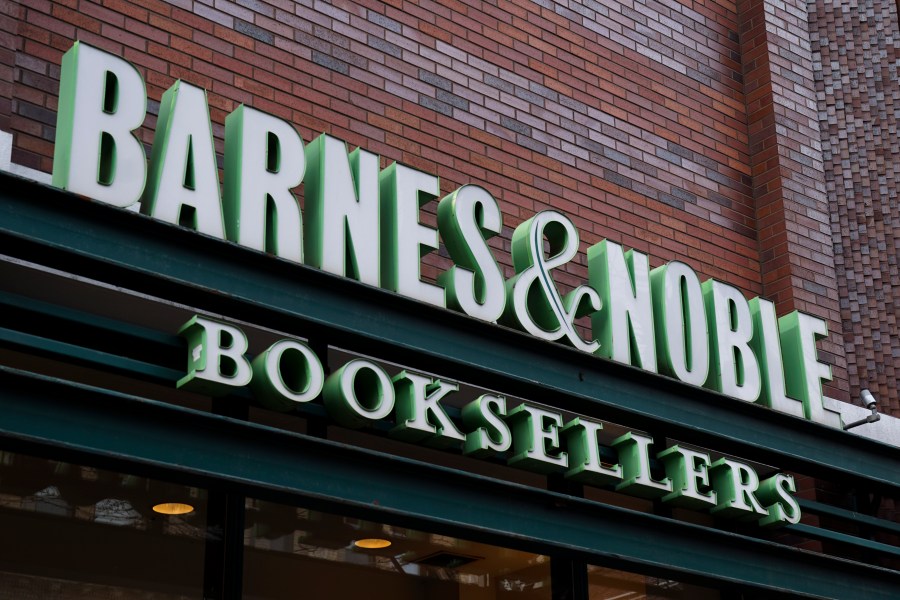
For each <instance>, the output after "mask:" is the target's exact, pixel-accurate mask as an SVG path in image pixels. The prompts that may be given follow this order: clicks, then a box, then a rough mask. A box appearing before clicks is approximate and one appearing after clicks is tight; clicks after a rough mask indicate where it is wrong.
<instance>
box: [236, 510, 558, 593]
mask: <svg viewBox="0 0 900 600" xmlns="http://www.w3.org/2000/svg"><path fill="white" fill-rule="evenodd" d="M244 549H245V554H244V598H245V599H246V600H280V599H282V598H284V599H288V598H290V599H294V598H298V597H301V596H302V597H303V598H306V599H308V600H315V599H322V600H326V599H327V600H331V599H333V598H348V599H350V598H365V599H366V600H505V599H509V600H512V599H517V600H518V599H520V600H549V599H550V559H549V558H548V557H546V556H542V555H539V554H530V553H528V552H521V551H518V550H511V549H509V548H501V547H498V546H491V545H487V544H481V543H477V542H471V541H466V540H462V539H459V538H455V537H451V536H446V535H438V534H434V533H427V532H423V531H417V530H412V529H407V528H404V527H395V526H391V525H386V524H382V523H375V522H370V521H363V520H360V519H355V518H348V517H340V516H337V515H332V514H327V513H322V512H316V511H312V510H307V509H303V508H295V507H289V506H284V505H280V504H273V503H269V502H262V501H257V500H249V501H248V504H247V529H246V530H245V537H244Z"/></svg>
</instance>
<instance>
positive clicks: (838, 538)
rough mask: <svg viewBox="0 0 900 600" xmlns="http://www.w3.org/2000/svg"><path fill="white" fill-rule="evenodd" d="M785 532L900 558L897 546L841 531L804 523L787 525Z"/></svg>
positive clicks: (899, 550) (899, 549)
mask: <svg viewBox="0 0 900 600" xmlns="http://www.w3.org/2000/svg"><path fill="white" fill-rule="evenodd" d="M784 530H785V531H788V532H790V533H793V534H796V535H799V536H801V537H805V538H810V539H813V540H823V541H828V542H841V543H842V544H847V545H848V546H853V547H855V548H863V549H865V550H872V551H875V552H883V553H885V554H889V555H891V556H894V557H900V548H898V547H897V546H891V545H890V544H883V543H881V542H876V541H873V540H867V539H865V538H861V537H857V536H855V535H850V534H848V533H841V532H840V531H831V530H830V529H822V528H821V527H813V526H811V525H804V524H803V523H797V524H796V525H787V526H785V528H784ZM898 589H900V588H898Z"/></svg>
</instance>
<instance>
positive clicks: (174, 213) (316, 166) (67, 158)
mask: <svg viewBox="0 0 900 600" xmlns="http://www.w3.org/2000/svg"><path fill="white" fill-rule="evenodd" d="M146 105H147V96H146V91H145V86H144V82H143V79H142V78H141V75H140V73H139V72H138V71H137V70H136V69H135V68H134V67H133V66H132V65H130V64H129V63H128V62H126V61H124V60H123V59H121V58H118V57H116V56H113V55H111V54H108V53H105V52H102V51H100V50H97V49H95V48H92V47H90V46H88V45H86V44H83V43H78V42H76V44H75V45H74V46H73V47H72V49H70V50H69V51H68V52H67V53H66V55H65V56H64V58H63V64H62V72H61V89H60V99H59V115H58V124H57V138H56V148H55V156H54V165H53V183H54V184H55V185H56V186H58V187H61V188H63V189H66V190H70V191H72V192H74V193H77V194H81V195H84V196H88V197H91V198H94V199H96V200H99V201H101V202H105V203H108V204H112V205H115V206H119V207H122V208H127V207H130V206H133V205H136V204H137V203H140V210H141V212H143V213H145V214H147V215H150V216H151V217H153V218H155V219H159V220H162V221H166V222H170V223H175V224H183V225H187V226H189V227H192V228H193V229H195V230H196V231H198V232H200V233H203V234H206V235H209V236H213V237H216V238H220V239H223V240H230V241H232V242H235V243H238V244H241V245H243V246H247V247H249V248H253V249H256V250H260V251H267V252H271V253H273V254H275V255H277V256H279V257H281V258H284V259H286V260H289V261H294V262H297V263H303V264H307V265H311V266H313V267H317V268H320V269H323V270H325V271H328V272H331V273H334V274H337V275H340V276H344V277H350V278H353V279H356V280H358V281H361V282H363V283H366V284H369V285H373V286H380V287H382V288H385V289H388V290H391V291H394V292H397V293H399V294H402V295H404V296H407V297H410V298H414V299H416V300H418V301H421V302H426V303H428V304H432V305H435V306H439V307H446V308H450V309H452V310H456V311H459V312H462V313H465V314H466V315H469V316H471V317H473V318H476V319H480V320H483V321H487V322H499V323H502V324H505V325H508V326H511V327H515V328H517V329H521V330H523V331H525V332H527V333H529V334H531V335H533V336H535V337H538V338H541V339H545V340H551V341H555V340H562V341H563V342H565V343H567V344H569V345H571V346H573V347H575V348H577V349H578V350H580V351H583V352H586V353H592V354H597V355H599V356H602V357H606V358H611V359H613V360H616V361H619V362H622V363H626V364H630V365H634V366H637V367H640V368H642V369H644V370H646V371H649V372H652V373H660V374H663V375H667V376H669V377H673V378H675V379H677V380H679V381H681V382H684V383H687V384H691V385H696V386H703V387H706V388H708V389H711V390H715V391H718V392H721V393H723V394H725V395H727V396H730V397H731V398H735V399H737V400H741V401H744V402H754V403H759V404H762V405H764V406H768V407H770V408H772V409H774V410H776V411H780V412H783V413H787V414H790V415H794V416H799V417H805V418H806V419H810V420H812V421H816V422H818V423H822V424H825V425H829V426H832V427H840V425H841V422H840V417H839V415H838V414H837V413H836V412H833V411H831V410H829V409H828V408H827V407H826V406H825V405H824V402H823V395H822V381H826V380H830V379H831V370H830V368H829V367H828V365H826V364H824V363H822V362H820V361H819V360H818V358H817V352H816V341H817V340H818V339H820V338H823V337H825V336H826V335H827V328H826V323H825V321H823V320H822V319H818V318H816V317H813V316H810V315H806V314H803V313H800V312H792V313H790V314H787V315H784V316H782V317H780V318H777V317H776V314H775V307H774V305H773V303H771V302H769V301H768V300H764V299H762V298H753V299H752V300H750V301H747V300H746V299H745V297H744V295H743V294H742V293H741V291H740V290H738V289H737V288H735V287H733V286H731V285H728V284H725V283H721V282H719V281H715V280H713V279H710V280H707V281H705V282H701V281H700V280H699V278H698V277H697V274H696V273H695V272H694V271H693V269H691V268H690V267H689V266H688V265H686V264H684V263H682V262H677V261H675V262H670V263H668V264H666V265H662V266H660V267H657V268H655V269H650V268H649V264H648V258H647V256H646V255H644V254H642V253H640V252H637V251H635V250H628V251H625V250H624V249H623V248H622V247H621V246H620V245H618V244H616V243H614V242H612V241H609V240H604V241H602V242H600V243H598V244H595V245H594V246H592V247H590V248H589V249H588V277H589V281H588V282H587V283H586V284H585V285H582V286H579V287H577V288H576V289H575V290H573V291H572V292H570V293H568V294H566V295H562V294H560V292H559V291H558V288H557V286H556V284H555V283H554V280H553V276H552V271H553V269H555V268H559V267H562V266H564V265H565V264H566V263H567V262H569V261H571V260H572V259H573V258H574V257H575V256H576V254H577V252H578V249H579V234H578V231H577V230H576V228H575V226H574V225H573V223H572V221H571V220H570V219H569V218H567V217H566V216H565V215H563V214H561V213H560V212H557V211H554V210H548V211H543V212H540V213H538V214H536V215H535V216H533V217H532V218H530V219H528V220H527V221H525V222H524V223H522V224H520V225H519V226H518V227H516V229H515V231H514V233H513V238H512V250H511V252H512V263H513V267H514V269H515V275H514V276H513V277H512V278H510V279H508V280H507V279H505V278H504V276H503V271H502V269H501V268H500V266H499V265H498V263H497V261H496V258H495V257H494V255H493V252H492V250H491V248H490V246H489V245H488V243H487V240H488V239H489V238H491V237H492V236H495V235H497V234H498V233H500V231H501V230H502V225H503V218H502V214H501V212H500V208H499V205H498V203H497V201H496V200H495V199H494V198H493V196H492V195H491V194H490V192H489V191H488V190H485V189H484V188H481V187H478V186H475V185H464V186H462V187H460V188H459V189H457V190H456V191H454V192H452V193H450V194H448V195H447V196H445V197H444V198H442V199H441V200H440V202H439V203H438V210H437V213H438V226H437V228H436V229H435V228H432V227H429V226H427V225H424V224H422V223H420V221H419V211H420V208H421V206H422V205H423V204H425V203H426V202H428V201H431V200H433V199H435V198H437V197H438V196H439V194H440V185H439V180H438V178H437V177H436V176H434V175H431V174H429V173H424V172H422V171H419V170H416V169H413V168H411V167H408V166H404V165H401V164H398V163H394V164H391V165H390V166H388V167H387V168H385V169H381V168H380V159H379V157H378V156H377V155H375V154H372V153H370V152H366V151H365V150H364V149H362V148H358V149H356V150H354V151H353V152H348V149H347V146H346V144H345V143H344V142H343V141H341V140H339V139H336V138H334V137H331V136H329V135H327V134H323V135H321V136H319V137H318V138H316V139H315V140H312V141H311V142H309V143H306V144H304V141H303V140H302V139H301V137H300V135H299V134H298V133H297V131H296V129H295V128H294V127H293V126H292V125H291V124H290V123H287V122H285V121H283V120H281V119H278V118H276V117H274V116H271V115H268V114H266V113H263V112H260V111H258V110H255V109H253V108H250V107H247V106H243V105H242V106H240V107H238V108H237V109H236V110H235V111H234V112H232V113H231V114H230V115H228V117H227V118H226V120H225V152H224V185H223V186H222V188H221V190H220V185H219V175H218V168H217V164H216V156H215V151H214V147H213V136H212V131H211V125H210V119H209V109H208V106H207V100H206V92H205V91H204V90H202V89H200V88H197V87H195V86H192V85H190V84H187V83H185V82H183V81H177V82H176V83H175V84H174V85H173V86H172V87H171V88H169V90H167V91H166V92H165V93H164V94H163V96H162V99H161V102H160V109H159V116H158V119H157V124H156V131H155V135H154V139H153V146H152V151H151V156H150V160H149V164H148V161H147V160H146V157H145V152H144V146H143V144H142V143H141V142H140V141H139V140H138V139H137V138H136V137H135V135H134V132H135V131H136V130H137V129H138V128H139V127H140V126H141V125H142V123H143V122H144V119H145V116H146ZM301 183H302V184H303V185H304V196H305V198H304V200H305V205H304V206H305V207H304V210H303V211H302V212H301V209H300V204H299V203H298V202H297V199H296V198H295V197H294V195H293V193H292V192H291V190H292V189H294V188H296V187H297V186H298V185H300V184H301ZM439 240H443V242H444V244H445V246H446V248H447V251H448V253H449V254H450V257H451V259H452V261H453V264H454V266H453V267H451V268H450V269H449V270H448V271H446V272H444V273H442V274H441V275H440V276H439V277H438V280H437V282H436V283H432V282H428V281H423V280H422V278H421V276H420V272H421V259H422V257H423V256H424V255H426V254H427V253H429V252H433V251H436V250H437V249H438V246H439ZM544 240H548V241H549V253H548V252H546V251H545V249H544ZM586 315H589V316H590V319H591V330H592V334H591V337H590V338H589V339H585V338H583V337H582V335H581V334H580V333H579V330H578V329H577V328H576V327H575V324H574V323H575V320H576V319H577V318H578V317H580V316H586Z"/></svg>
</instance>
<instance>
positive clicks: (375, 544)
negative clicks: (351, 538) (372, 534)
mask: <svg viewBox="0 0 900 600" xmlns="http://www.w3.org/2000/svg"><path fill="white" fill-rule="evenodd" d="M353 545H354V546H356V547H357V548H364V549H366V550H377V549H379V548H387V547H388V546H390V545H391V542H390V540H382V539H379V538H366V539H363V540H356V541H355V542H353Z"/></svg>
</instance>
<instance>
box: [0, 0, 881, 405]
mask: <svg viewBox="0 0 900 600" xmlns="http://www.w3.org/2000/svg"><path fill="white" fill-rule="evenodd" d="M11 6H17V7H18V8H17V9H16V10H14V11H13V12H14V14H15V16H14V17H13V18H12V19H11V20H10V19H6V20H4V21H0V33H2V34H3V35H4V36H6V37H4V38H3V44H2V52H3V53H2V54H0V85H3V82H4V81H5V80H4V77H6V78H7V79H8V80H9V81H10V82H11V86H9V87H10V90H9V93H8V94H7V95H4V91H3V90H4V89H5V88H2V89H0V127H3V128H5V129H8V130H12V131H14V133H15V136H16V138H15V149H14V160H16V161H17V162H19V163H22V164H25V165H28V166H33V167H37V168H41V169H43V170H49V168H50V161H51V156H52V140H53V136H54V119H53V117H52V115H53V114H54V113H55V111H56V86H57V85H58V83H57V80H58V77H59V67H58V65H59V61H60V57H61V55H62V53H63V52H64V51H65V50H66V49H67V48H68V47H69V46H70V45H71V43H72V40H73V39H75V38H78V39H82V40H84V41H86V42H88V43H91V44H94V45H96V46H98V47H101V48H103V49H106V50H108V51H111V52H114V53H117V54H119V55H122V56H124V57H125V58H126V59H128V60H129V61H131V62H132V63H134V64H136V65H137V66H138V68H139V69H140V70H141V72H142V73H143V75H144V77H145V79H146V81H147V88H148V92H149V95H150V98H151V102H150V104H149V106H150V114H149V115H148V118H147V121H146V127H145V129H144V131H143V132H142V134H141V135H142V136H143V139H144V140H145V141H147V142H148V143H149V141H150V140H151V139H152V127H153V126H154V125H155V112H156V110H157V107H158V104H157V101H158V100H159V98H160V96H161V94H162V92H163V91H164V90H165V89H166V88H167V87H169V86H170V85H171V84H172V83H173V81H174V80H175V79H177V78H183V79H185V80H186V81H189V82H191V83H194V84H196V85H199V86H202V87H204V88H206V89H207V90H209V101H210V104H211V116H212V119H213V131H214V133H215V134H216V136H217V138H218V140H217V150H218V151H219V152H221V150H222V142H221V135H222V132H223V122H224V118H225V115H226V114H228V112H230V111H231V110H233V109H234V108H235V107H236V106H237V105H238V104H239V103H242V102H243V103H247V104H249V105H252V106H254V107H256V108H259V109H261V110H265V111H267V112H270V113H273V114H276V115H278V116H280V117H282V118H284V119H287V120H289V121H291V122H293V123H295V124H296V126H297V127H298V129H299V131H300V132H301V134H302V135H303V137H304V139H305V140H307V141H308V140H310V139H312V138H313V137H314V136H315V135H317V134H318V133H321V132H323V131H325V132H328V133H331V134H333V135H335V136H338V137H341V138H343V139H345V140H347V142H348V143H349V144H350V145H351V146H357V145H358V146H362V147H364V148H366V149H368V150H370V151H373V152H377V153H379V154H381V156H382V157H383V162H384V163H385V164H387V163H388V162H389V161H394V160H399V161H402V162H404V163H407V164H410V165H412V166H414V167H417V168H421V169H423V170H426V171H429V172H432V173H435V174H437V175H439V176H440V178H441V188H442V191H443V192H445V193H446V192H449V191H451V190H452V189H454V188H455V187H457V186H458V185H460V184H463V183H477V184H481V185H483V186H484V187H486V188H487V189H488V190H490V191H491V192H492V193H493V194H494V195H495V196H496V197H497V198H498V199H499V200H500V203H501V206H502V208H503V211H504V222H505V225H506V227H505V231H504V234H503V235H502V236H498V238H496V239H495V240H493V241H492V244H493V245H494V246H495V247H496V248H497V249H498V255H499V256H501V257H502V260H503V261H504V262H505V263H506V267H507V270H509V268H510V267H509V255H508V251H509V237H510V233H511V231H512V229H513V228H514V227H515V226H516V225H517V224H518V223H520V222H521V221H523V220H524V219H526V218H528V217H530V216H531V215H533V214H534V212H535V211H537V210H541V209H543V208H547V207H551V206H552V207H555V208H558V209H560V210H562V211H564V212H566V213H567V214H569V215H570V216H571V217H572V218H573V220H574V221H575V223H576V225H577V226H578V228H579V230H580V231H581V232H582V237H583V239H582V249H583V250H584V249H586V247H587V245H589V244H593V243H594V242H596V241H598V240H599V239H602V238H604V237H609V238H611V239H614V240H616V241H619V242H621V243H623V244H625V245H626V246H630V247H635V248H637V249H639V250H641V251H644V252H647V253H649V254H650V256H651V264H652V265H654V266H655V265H658V264H661V263H663V262H664V261H668V260H673V259H680V260H684V261H685V262H687V263H688V264H690V265H692V266H693V267H694V268H695V269H697V270H698V271H699V272H700V273H701V276H702V277H716V278H718V279H721V280H724V281H728V282H730V283H733V284H735V285H737V286H739V287H741V288H742V289H743V290H744V291H745V292H746V293H747V294H748V295H757V294H761V293H765V294H766V295H769V296H771V297H772V298H773V299H776V300H777V301H778V303H779V306H780V307H781V309H782V310H786V309H788V308H794V307H796V308H801V309H803V310H806V311H808V312H811V313H814V314H817V315H820V316H823V317H824V318H826V319H828V320H829V323H830V328H831V330H832V331H833V332H834V333H833V335H832V336H831V338H830V339H829V341H828V343H826V344H825V345H824V346H823V350H824V351H825V352H826V357H827V358H828V359H829V361H830V362H832V364H833V365H834V366H835V375H836V376H837V381H836V382H835V385H834V386H832V388H831V389H830V390H829V392H830V393H831V394H832V395H835V396H838V397H843V398H847V397H849V393H848V390H849V384H848V375H847V372H846V368H845V363H846V360H845V357H844V353H845V347H844V345H843V343H842V342H843V338H842V337H841V335H840V331H841V325H842V322H845V321H847V317H846V315H843V314H842V313H841V307H840V306H839V305H838V295H837V292H838V290H839V287H838V285H837V283H836V281H837V280H836V278H835V271H834V264H833V251H832V247H831V246H832V242H831V226H832V224H831V223H830V222H829V219H830V216H829V203H828V200H827V196H826V189H825V187H824V185H825V181H826V179H825V173H826V172H827V170H826V169H824V168H823V162H822V154H821V148H820V147H819V146H818V145H817V144H818V121H819V118H818V114H817V110H816V106H815V95H814V90H815V86H814V82H813V75H812V54H811V50H810V47H809V42H808V34H807V30H806V20H805V19H806V16H805V15H806V12H805V10H806V9H805V6H806V5H805V4H800V3H797V2H796V0H794V1H793V2H792V3H787V4H784V3H776V2H774V1H772V0H768V1H766V2H764V1H762V0H752V1H751V0H742V3H741V5H740V6H738V5H737V4H736V3H735V2H734V1H729V0H702V1H698V2H686V1H682V0H615V1H612V0H601V1H590V2H589V1H575V0H571V1H568V2H550V1H546V0H542V1H537V2H512V1H503V0H500V1H498V2H496V3H487V2H480V1H474V0H471V1H450V0H444V1H441V2H432V1H429V0H421V1H418V2H411V1H406V0H390V1H388V2H376V1H374V0H361V1H357V2H350V1H335V2H332V3H326V2H322V1H313V0H307V1H303V2H292V1H288V0H239V1H238V2H231V1H227V0H171V1H168V2H163V1H161V0H143V1H141V2H131V1H128V0H103V1H98V0H57V1H50V0H21V1H20V3H13V5H11ZM16 11H17V12H16ZM0 18H3V17H0ZM766 24H770V25H771V28H767V27H766ZM770 29H771V30H770ZM9 31H12V33H11V34H10V33H9ZM804 36H806V37H804ZM9 48H14V49H15V50H16V52H12V53H10V52H8V49H9ZM885 64H887V63H886V62H885ZM848 68H849V66H848ZM4 69H5V71H4ZM745 94H746V95H745ZM6 98H8V100H6ZM7 124H8V125H7ZM860 129H861V128H860ZM887 131H888V130H887V128H885V132H887ZM884 135H885V136H886V135H887V133H885V134H884ZM826 160H830V155H827V153H826ZM872 189H873V190H875V189H877V186H873V187H872ZM428 210H431V211H433V205H432V206H430V207H429V208H428ZM426 220H430V221H431V222H433V215H428V216H426ZM894 239H896V238H894ZM886 243H888V242H886ZM873 247H874V246H873ZM888 247H889V243H888ZM839 254H840V253H839ZM895 254H896V252H895ZM428 260H429V262H428V265H427V268H426V270H425V274H426V276H428V277H432V278H433V277H435V276H436V274H437V273H439V272H440V271H442V270H443V269H444V268H446V266H447V262H446V258H444V257H442V256H440V255H434V256H432V257H429V259H428ZM838 268H839V269H840V268H841V265H840V264H839V265H838ZM894 272H896V263H894ZM884 273H887V271H884ZM895 276H896V275H895ZM888 277H889V276H888V275H884V278H885V279H887V278H888ZM585 278H586V265H585V257H584V255H583V254H582V255H580V257H579V258H578V259H577V260H576V261H574V262H573V263H571V264H570V265H569V266H568V267H567V273H564V274H562V275H561V276H560V279H561V280H562V281H563V283H564V284H566V285H570V286H571V285H576V284H580V283H582V282H583V281H584V280H585ZM879 306H880V305H879ZM894 306H895V308H896V305H894ZM885 307H886V308H887V307H889V305H885ZM895 312H896V310H895ZM884 314H885V313H882V315H884ZM882 318H886V317H884V316H883V317H882ZM892 331H893V332H894V333H893V334H892V335H894V338H892V339H896V325H894V329H893V330H892ZM881 335H882V336H883V337H882V341H884V336H885V333H882V334H881ZM893 347H894V348H896V346H893ZM848 348H849V349H851V350H854V349H855V348H856V346H852V347H848ZM897 360H898V359H897V358H896V357H894V359H893V361H894V363H890V364H895V363H896V361H897ZM854 364H855V363H854ZM851 378H852V376H851ZM883 393H888V392H887V391H885V392H883ZM890 393H893V394H894V396H893V397H894V398H895V399H896V390H894V391H893V392H890Z"/></svg>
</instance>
